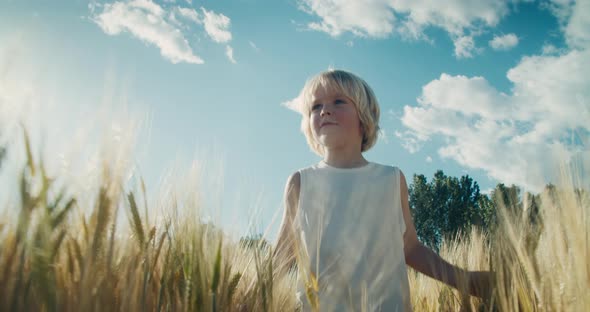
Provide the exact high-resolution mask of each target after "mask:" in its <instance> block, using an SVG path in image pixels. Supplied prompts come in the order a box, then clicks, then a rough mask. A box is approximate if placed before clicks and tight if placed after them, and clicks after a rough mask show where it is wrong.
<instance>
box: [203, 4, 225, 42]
mask: <svg viewBox="0 0 590 312" xmlns="http://www.w3.org/2000/svg"><path fill="white" fill-rule="evenodd" d="M201 9H202V10H203V14H204V15H205V19H204V20H203V22H204V23H205V31H206V32H207V34H208V35H209V37H211V39H212V40H213V41H215V42H218V43H226V42H229V41H230V40H231V37H232V36H231V33H230V32H229V26H230V23H231V21H230V19H229V17H227V16H225V15H223V14H217V13H215V12H213V11H207V10H206V9H205V8H201Z"/></svg>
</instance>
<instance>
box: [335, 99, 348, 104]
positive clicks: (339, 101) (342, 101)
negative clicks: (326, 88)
mask: <svg viewBox="0 0 590 312" xmlns="http://www.w3.org/2000/svg"><path fill="white" fill-rule="evenodd" d="M334 104H346V101H344V100H341V99H337V100H336V101H334Z"/></svg>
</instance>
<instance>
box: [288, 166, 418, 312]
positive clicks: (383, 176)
mask: <svg viewBox="0 0 590 312" xmlns="http://www.w3.org/2000/svg"><path fill="white" fill-rule="evenodd" d="M299 173H300V175H301V186H300V192H299V209H298V215H297V222H298V224H297V226H299V227H300V228H299V231H300V234H301V242H302V244H301V245H302V250H303V251H304V252H307V257H304V258H303V259H305V258H306V259H307V261H308V263H307V264H302V263H300V264H299V265H307V266H308V268H309V270H310V272H313V274H314V275H315V276H316V277H317V280H318V284H319V302H320V310H321V311H322V312H323V311H349V310H352V311H360V310H361V306H364V307H366V308H367V311H411V310H412V308H411V302H410V291H409V283H408V275H407V270H406V262H405V257H404V250H403V234H404V232H405V229H406V226H405V222H404V218H403V214H402V208H401V197H400V170H399V169H398V168H396V167H392V166H385V165H381V164H377V163H373V162H369V163H368V164H367V165H365V166H363V167H358V168H336V167H332V166H329V165H328V164H326V163H325V162H323V161H321V162H320V163H318V164H316V165H313V166H311V167H308V168H304V169H301V170H299ZM304 261H305V260H304ZM304 279H305V278H304V277H300V281H299V290H300V293H301V294H302V295H301V301H302V303H303V309H304V311H308V310H310V306H309V303H308V300H307V298H306V295H305V294H306V292H305V290H304V289H305V287H304V286H303V281H304Z"/></svg>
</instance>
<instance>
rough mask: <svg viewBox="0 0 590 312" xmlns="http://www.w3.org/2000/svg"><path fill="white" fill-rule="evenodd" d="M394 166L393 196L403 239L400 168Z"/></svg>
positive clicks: (404, 231)
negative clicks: (394, 189)
mask: <svg viewBox="0 0 590 312" xmlns="http://www.w3.org/2000/svg"><path fill="white" fill-rule="evenodd" d="M393 168H394V170H393V171H394V182H395V184H396V185H397V186H396V187H395V188H396V191H395V195H396V196H395V198H397V199H396V201H397V203H398V205H397V208H398V211H397V215H398V226H399V229H400V233H401V234H402V240H403V236H404V234H405V233H406V221H405V220H404V211H403V208H402V196H401V195H402V183H401V170H400V169H399V168H398V167H393Z"/></svg>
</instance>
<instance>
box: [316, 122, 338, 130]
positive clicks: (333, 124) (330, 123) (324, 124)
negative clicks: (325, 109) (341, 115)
mask: <svg viewBox="0 0 590 312" xmlns="http://www.w3.org/2000/svg"><path fill="white" fill-rule="evenodd" d="M330 125H332V126H335V125H337V124H336V123H334V122H324V123H322V124H321V125H320V129H321V128H323V127H324V126H330Z"/></svg>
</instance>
